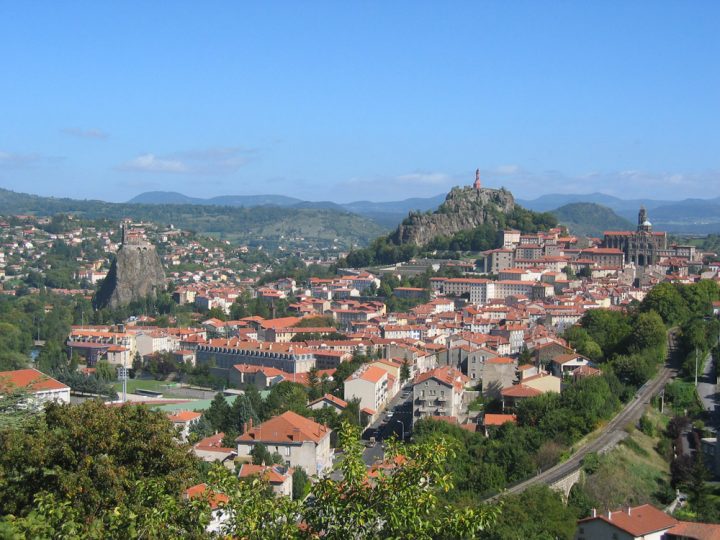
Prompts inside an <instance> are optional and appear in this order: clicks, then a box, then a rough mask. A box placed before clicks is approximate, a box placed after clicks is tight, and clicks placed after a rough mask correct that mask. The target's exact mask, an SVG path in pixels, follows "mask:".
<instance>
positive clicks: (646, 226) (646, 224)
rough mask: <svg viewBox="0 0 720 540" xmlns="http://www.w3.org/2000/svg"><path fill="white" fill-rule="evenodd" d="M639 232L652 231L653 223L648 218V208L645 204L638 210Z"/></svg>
mask: <svg viewBox="0 0 720 540" xmlns="http://www.w3.org/2000/svg"><path fill="white" fill-rule="evenodd" d="M637 232H647V233H649V232H652V223H650V220H648V215H647V210H645V207H644V206H641V207H640V211H639V212H638V226H637Z"/></svg>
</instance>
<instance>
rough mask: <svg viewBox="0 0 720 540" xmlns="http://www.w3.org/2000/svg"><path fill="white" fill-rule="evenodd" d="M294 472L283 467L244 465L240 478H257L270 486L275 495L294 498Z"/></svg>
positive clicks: (241, 468)
mask: <svg viewBox="0 0 720 540" xmlns="http://www.w3.org/2000/svg"><path fill="white" fill-rule="evenodd" d="M292 475H293V470H292V469H290V468H288V467H283V466H282V465H272V466H269V465H253V464H252V463H244V464H243V465H242V466H241V467H240V473H239V474H238V476H239V477H240V478H250V477H251V476H257V477H259V478H261V479H263V480H265V481H266V482H268V483H269V484H270V487H272V490H273V493H274V494H275V495H281V496H285V497H292V490H293V479H292Z"/></svg>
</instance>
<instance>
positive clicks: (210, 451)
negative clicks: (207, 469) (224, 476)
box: [193, 432, 237, 468]
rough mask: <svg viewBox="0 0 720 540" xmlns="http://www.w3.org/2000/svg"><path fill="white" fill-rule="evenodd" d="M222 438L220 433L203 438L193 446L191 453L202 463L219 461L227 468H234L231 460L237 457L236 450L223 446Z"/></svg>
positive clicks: (222, 435)
mask: <svg viewBox="0 0 720 540" xmlns="http://www.w3.org/2000/svg"><path fill="white" fill-rule="evenodd" d="M224 438H225V434H224V433H222V432H221V433H216V434H215V435H210V436H209V437H205V438H204V439H202V440H201V441H199V442H197V443H196V444H195V445H193V453H194V454H195V455H196V456H197V457H199V458H200V459H202V460H203V461H209V462H213V461H219V462H220V463H223V464H224V465H225V466H226V467H228V468H234V463H233V459H234V458H235V456H237V449H236V448H227V447H225V446H223V444H222V441H223V439H224Z"/></svg>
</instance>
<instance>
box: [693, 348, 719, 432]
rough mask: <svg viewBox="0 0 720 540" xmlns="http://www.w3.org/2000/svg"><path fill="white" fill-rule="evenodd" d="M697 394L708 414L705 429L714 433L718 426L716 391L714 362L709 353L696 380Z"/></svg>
mask: <svg viewBox="0 0 720 540" xmlns="http://www.w3.org/2000/svg"><path fill="white" fill-rule="evenodd" d="M697 393H698V396H699V397H700V400H701V401H702V404H703V407H704V408H705V410H706V411H707V413H708V422H706V424H705V427H707V428H708V429H710V430H712V431H715V430H716V428H717V425H718V416H717V413H718V410H717V402H716V400H717V393H718V392H717V389H716V388H715V361H714V360H713V357H712V355H711V354H710V353H708V356H707V358H706V359H705V367H704V369H703V372H702V375H701V376H700V377H699V378H698V385H697Z"/></svg>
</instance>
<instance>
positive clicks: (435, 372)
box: [413, 366, 469, 391]
mask: <svg viewBox="0 0 720 540" xmlns="http://www.w3.org/2000/svg"><path fill="white" fill-rule="evenodd" d="M430 379H435V380H436V381H438V382H439V383H442V384H445V385H447V386H451V387H453V388H455V389H456V390H458V391H459V390H462V388H463V386H464V385H465V383H467V382H468V381H469V379H468V378H467V377H466V376H465V375H463V374H462V373H461V372H460V371H458V370H457V369H455V368H453V367H450V366H443V367H439V368H435V369H431V370H430V371H426V372H425V373H421V374H420V375H418V376H417V377H415V381H413V385H416V384H420V383H422V382H425V381H427V380H430Z"/></svg>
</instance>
